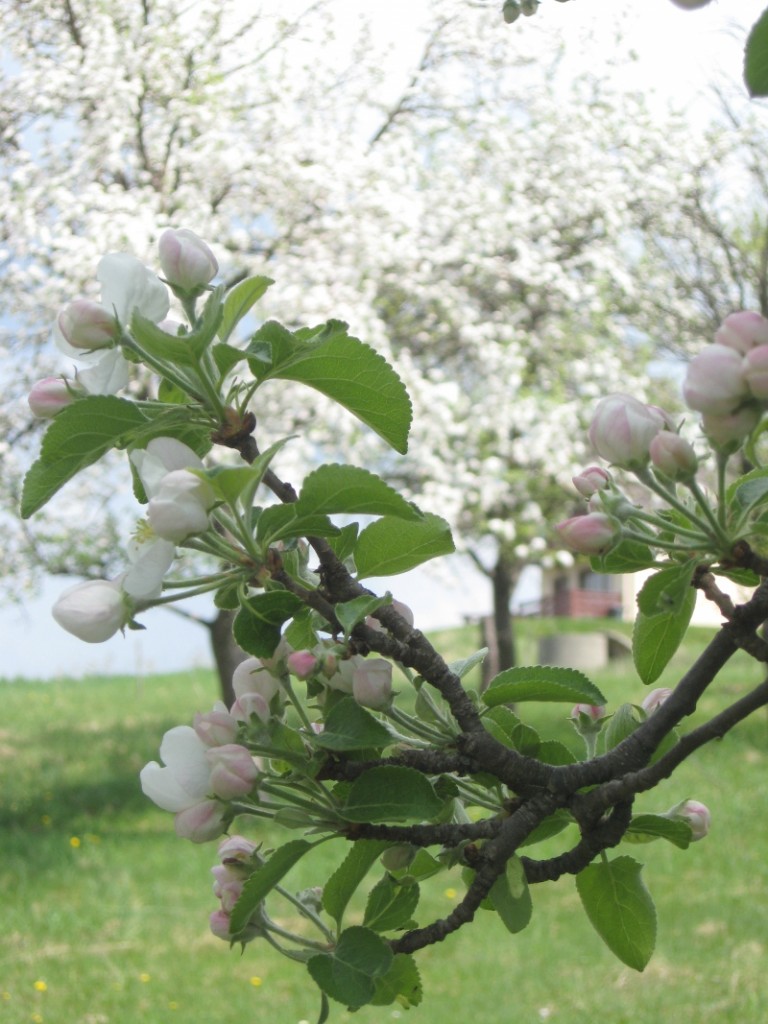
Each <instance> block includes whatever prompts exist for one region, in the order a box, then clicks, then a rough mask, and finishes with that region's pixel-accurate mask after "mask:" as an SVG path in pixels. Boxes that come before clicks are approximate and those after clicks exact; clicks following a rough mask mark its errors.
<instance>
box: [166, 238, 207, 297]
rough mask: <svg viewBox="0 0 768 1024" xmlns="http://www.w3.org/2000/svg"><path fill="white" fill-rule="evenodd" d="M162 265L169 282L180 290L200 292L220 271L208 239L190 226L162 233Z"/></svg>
mask: <svg viewBox="0 0 768 1024" xmlns="http://www.w3.org/2000/svg"><path fill="white" fill-rule="evenodd" d="M158 248H159V250H160V265H161V266H162V268H163V273H164V274H165V276H166V278H167V279H168V281H169V282H170V283H171V284H172V285H175V286H176V287H177V288H179V290H180V291H183V292H187V293H193V292H199V291H200V290H201V289H202V288H203V287H205V285H207V284H208V282H209V281H211V280H212V279H213V278H214V277H215V276H216V274H217V273H218V270H219V265H218V263H217V262H216V257H215V256H214V255H213V253H212V252H211V250H210V248H209V246H208V245H207V243H206V242H204V241H203V240H202V238H200V237H199V236H198V235H196V234H195V233H194V231H190V230H189V229H188V228H179V229H178V230H174V229H173V228H169V229H168V230H167V231H164V232H163V234H162V235H161V236H160V241H159V243H158Z"/></svg>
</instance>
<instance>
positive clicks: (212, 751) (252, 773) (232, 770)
mask: <svg viewBox="0 0 768 1024" xmlns="http://www.w3.org/2000/svg"><path fill="white" fill-rule="evenodd" d="M207 755H208V760H209V762H210V763H211V781H210V786H211V792H212V793H213V794H214V796H218V797H220V798H221V799H222V800H234V798H235V797H238V796H245V795H246V793H250V791H251V789H253V785H254V783H255V782H256V779H257V778H258V777H259V769H258V768H257V767H256V765H255V763H254V760H253V757H252V756H251V753H250V751H248V750H246V748H245V747H241V746H240V745H239V744H238V743H225V744H224V745H223V746H221V747H210V748H209V750H208V751H207Z"/></svg>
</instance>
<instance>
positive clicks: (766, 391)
mask: <svg viewBox="0 0 768 1024" xmlns="http://www.w3.org/2000/svg"><path fill="white" fill-rule="evenodd" d="M744 378H745V380H746V382H747V387H748V388H749V390H750V393H751V395H752V397H753V398H759V399H760V401H763V402H764V401H765V400H766V399H768V345H759V346H758V347H757V348H753V349H752V350H751V351H750V352H748V353H747V355H746V356H745V358H744Z"/></svg>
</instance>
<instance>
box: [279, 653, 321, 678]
mask: <svg viewBox="0 0 768 1024" xmlns="http://www.w3.org/2000/svg"><path fill="white" fill-rule="evenodd" d="M319 664H320V662H319V661H318V660H317V658H316V657H315V655H314V654H313V653H312V651H294V652H293V654H289V655H288V657H287V659H286V665H287V667H288V671H289V672H290V673H291V675H294V676H296V678H297V679H309V677H310V676H312V675H314V674H315V672H316V671H317V669H318V666H319Z"/></svg>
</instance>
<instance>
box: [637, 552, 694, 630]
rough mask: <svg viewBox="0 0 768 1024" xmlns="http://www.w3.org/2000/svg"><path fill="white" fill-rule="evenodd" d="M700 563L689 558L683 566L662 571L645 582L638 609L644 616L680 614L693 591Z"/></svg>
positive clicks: (639, 595)
mask: <svg viewBox="0 0 768 1024" xmlns="http://www.w3.org/2000/svg"><path fill="white" fill-rule="evenodd" d="M697 565H698V562H697V561H696V559H694V558H689V559H688V560H687V561H685V562H684V563H682V564H681V565H672V566H670V567H669V568H668V569H660V570H659V571H658V572H655V573H653V575H652V576H649V577H648V579H647V580H646V581H645V583H644V584H643V586H642V587H641V589H640V593H639V594H638V595H637V607H638V608H639V609H640V611H641V612H642V614H643V615H646V616H651V615H662V614H667V613H671V614H678V613H679V611H680V609H681V608H682V606H683V604H684V603H685V599H686V597H687V596H688V593H689V591H690V589H691V580H692V579H693V574H694V571H695V569H696V566H697Z"/></svg>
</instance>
